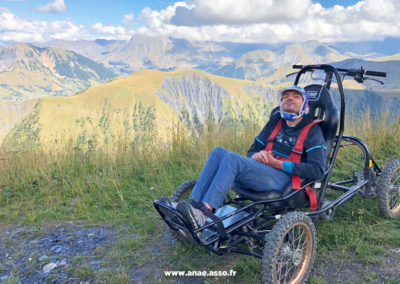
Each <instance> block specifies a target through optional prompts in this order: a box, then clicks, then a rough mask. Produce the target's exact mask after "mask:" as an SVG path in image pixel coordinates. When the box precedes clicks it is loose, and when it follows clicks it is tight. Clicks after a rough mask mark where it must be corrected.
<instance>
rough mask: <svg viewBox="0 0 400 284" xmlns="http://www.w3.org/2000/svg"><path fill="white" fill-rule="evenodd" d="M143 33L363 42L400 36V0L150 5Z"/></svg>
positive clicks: (237, 0)
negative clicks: (327, 4) (349, 3)
mask: <svg viewBox="0 0 400 284" xmlns="http://www.w3.org/2000/svg"><path fill="white" fill-rule="evenodd" d="M140 19H141V20H142V21H143V22H144V23H145V24H146V26H145V27H142V28H140V29H139V32H140V33H145V34H152V35H165V36H175V37H183V38H187V39H195V40H215V41H241V42H268V43H277V42H286V41H291V42H293V41H304V40H309V39H318V40H321V41H325V42H327V41H358V40H372V39H382V38H384V37H386V36H400V1H396V0H363V1H359V2H358V3H356V4H355V5H353V6H348V7H343V6H339V5H336V6H334V7H332V8H324V7H322V6H321V5H320V4H319V3H315V4H313V3H312V1H311V0H235V1H231V0H219V1H209V0H193V1H191V2H190V4H188V3H186V2H177V3H175V4H174V5H171V6H169V7H167V8H166V9H164V10H161V11H154V10H152V9H150V8H145V9H143V10H142V12H141V14H140Z"/></svg>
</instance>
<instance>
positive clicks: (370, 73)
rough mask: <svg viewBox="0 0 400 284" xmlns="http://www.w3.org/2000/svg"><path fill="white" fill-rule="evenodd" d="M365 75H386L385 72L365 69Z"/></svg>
mask: <svg viewBox="0 0 400 284" xmlns="http://www.w3.org/2000/svg"><path fill="white" fill-rule="evenodd" d="M365 75H369V76H377V77H386V72H377V71H366V72H365Z"/></svg>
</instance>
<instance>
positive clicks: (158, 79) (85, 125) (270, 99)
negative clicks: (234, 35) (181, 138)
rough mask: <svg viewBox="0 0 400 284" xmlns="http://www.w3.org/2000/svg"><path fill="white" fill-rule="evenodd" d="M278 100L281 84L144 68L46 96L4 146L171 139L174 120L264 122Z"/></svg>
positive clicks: (193, 125)
mask: <svg viewBox="0 0 400 284" xmlns="http://www.w3.org/2000/svg"><path fill="white" fill-rule="evenodd" d="M275 104H276V89H274V88H272V87H268V86H263V85H257V84H255V83H254V82H250V81H242V80H237V79H230V78H224V77H219V76H215V75H210V74H207V73H203V72H200V71H175V72H158V71H138V72H136V73H135V74H133V75H131V76H125V77H120V78H117V79H114V80H112V81H110V82H108V83H105V84H102V85H98V86H95V87H93V88H90V89H87V90H85V91H83V92H81V93H79V94H77V95H75V96H72V97H50V98H42V99H40V101H39V102H38V104H36V106H35V111H34V112H33V113H32V114H31V116H30V118H29V119H26V120H24V121H22V122H21V123H20V124H19V125H17V126H16V127H15V128H14V129H13V130H12V131H11V132H10V133H9V134H8V136H7V137H6V139H5V141H4V143H3V146H4V147H5V149H7V150H21V149H27V147H29V146H30V145H31V144H30V143H26V141H28V140H29V139H31V138H32V135H33V134H32V133H35V134H34V136H35V137H36V138H35V139H36V140H35V141H36V142H35V143H37V144H38V145H41V146H42V147H44V148H48V149H50V148H51V149H54V150H56V149H60V148H62V147H64V146H65V145H73V146H74V147H78V148H88V147H90V148H93V147H94V148H98V147H109V146H110V145H113V144H116V143H119V144H121V143H123V144H126V145H128V144H129V143H131V144H132V141H136V142H135V143H136V144H140V141H149V140H167V141H170V140H171V136H170V134H171V128H172V127H173V125H180V127H184V128H186V129H197V128H198V127H199V126H200V124H201V123H204V122H205V121H206V120H209V119H216V120H217V121H218V122H219V123H220V124H224V123H225V124H227V123H230V122H232V121H240V122H242V124H244V123H247V122H249V121H253V122H256V123H261V122H262V121H264V120H265V117H266V116H267V115H269V111H270V110H271V109H272V106H273V105H275ZM33 116H34V119H33ZM27 137H31V138H27ZM131 146H134V145H131Z"/></svg>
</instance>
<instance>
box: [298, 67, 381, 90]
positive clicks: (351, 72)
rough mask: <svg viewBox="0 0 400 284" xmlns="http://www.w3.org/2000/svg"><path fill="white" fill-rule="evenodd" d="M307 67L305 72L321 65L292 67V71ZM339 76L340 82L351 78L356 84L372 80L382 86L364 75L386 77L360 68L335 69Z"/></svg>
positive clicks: (377, 72)
mask: <svg viewBox="0 0 400 284" xmlns="http://www.w3.org/2000/svg"><path fill="white" fill-rule="evenodd" d="M305 66H307V69H308V70H307V71H313V70H314V69H321V65H293V66H292V68H293V69H303V67H305ZM336 70H337V71H338V72H339V74H340V75H343V78H342V80H343V79H344V77H345V76H350V77H353V79H354V80H356V81H357V82H358V83H364V80H373V81H376V82H379V83H381V84H382V85H383V82H381V81H379V80H376V79H373V78H368V77H364V75H368V76H375V77H386V72H379V71H369V70H368V71H367V70H365V69H364V68H363V67H362V66H361V68H360V69H343V68H336Z"/></svg>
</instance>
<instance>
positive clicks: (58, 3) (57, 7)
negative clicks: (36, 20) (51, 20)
mask: <svg viewBox="0 0 400 284" xmlns="http://www.w3.org/2000/svg"><path fill="white" fill-rule="evenodd" d="M36 10H37V11H39V12H44V13H51V14H55V13H57V12H65V11H67V7H66V6H65V2H64V0H54V1H53V2H49V3H47V4H46V5H43V6H38V7H37V8H36Z"/></svg>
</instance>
